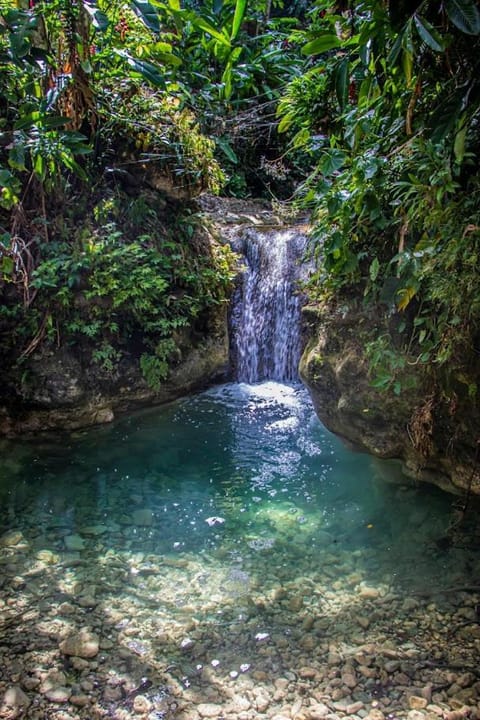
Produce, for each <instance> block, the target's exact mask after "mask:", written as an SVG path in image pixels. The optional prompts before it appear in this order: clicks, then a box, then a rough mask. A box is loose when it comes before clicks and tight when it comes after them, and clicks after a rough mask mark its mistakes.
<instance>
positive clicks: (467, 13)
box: [444, 0, 480, 35]
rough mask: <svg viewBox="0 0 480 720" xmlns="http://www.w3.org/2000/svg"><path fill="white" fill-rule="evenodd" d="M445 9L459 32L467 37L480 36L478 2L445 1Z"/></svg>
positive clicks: (465, 0)
mask: <svg viewBox="0 0 480 720" xmlns="http://www.w3.org/2000/svg"><path fill="white" fill-rule="evenodd" d="M444 7H445V10H446V11H447V15H448V17H449V18H450V20H451V21H452V23H453V24H454V25H455V26H456V27H457V28H458V29H459V30H461V31H462V32H464V33H467V35H479V34H480V11H479V9H478V4H477V2H476V0H445V2H444Z"/></svg>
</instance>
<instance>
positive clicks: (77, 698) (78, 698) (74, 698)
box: [70, 694, 90, 707]
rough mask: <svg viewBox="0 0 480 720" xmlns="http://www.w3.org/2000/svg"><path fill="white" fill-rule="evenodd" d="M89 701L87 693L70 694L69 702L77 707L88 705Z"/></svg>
mask: <svg viewBox="0 0 480 720" xmlns="http://www.w3.org/2000/svg"><path fill="white" fill-rule="evenodd" d="M89 702H90V699H89V697H88V695H82V694H79V695H70V703H71V704H72V705H76V706H77V707H85V705H88V703H89Z"/></svg>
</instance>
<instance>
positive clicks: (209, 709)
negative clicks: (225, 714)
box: [197, 703, 222, 718]
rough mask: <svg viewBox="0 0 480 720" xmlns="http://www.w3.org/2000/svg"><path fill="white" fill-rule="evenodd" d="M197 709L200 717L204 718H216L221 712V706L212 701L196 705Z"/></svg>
mask: <svg viewBox="0 0 480 720" xmlns="http://www.w3.org/2000/svg"><path fill="white" fill-rule="evenodd" d="M197 710H198V713H199V715H200V717H204V718H217V717H218V716H219V715H221V714H222V706H221V705H215V704H214V703H200V705H197Z"/></svg>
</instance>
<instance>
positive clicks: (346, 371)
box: [300, 305, 480, 494]
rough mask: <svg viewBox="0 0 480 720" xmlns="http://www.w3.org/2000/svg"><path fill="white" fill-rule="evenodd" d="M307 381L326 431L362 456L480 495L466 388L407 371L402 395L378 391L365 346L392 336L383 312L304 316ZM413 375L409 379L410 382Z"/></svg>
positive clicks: (475, 425) (479, 424)
mask: <svg viewBox="0 0 480 720" xmlns="http://www.w3.org/2000/svg"><path fill="white" fill-rule="evenodd" d="M304 316H305V332H306V338H307V341H306V347H305V351H304V353H303V356H302V359H301V362H300V375H301V378H302V380H303V382H304V383H305V385H306V386H307V388H308V389H309V392H310V394H311V397H312V400H313V404H314V406H315V410H316V412H317V414H318V416H319V417H320V419H321V421H322V422H323V423H324V425H325V426H326V427H327V428H328V429H329V430H331V431H332V432H334V433H336V434H337V435H339V436H341V437H342V438H344V439H345V440H346V441H347V442H349V443H351V444H353V445H354V446H355V447H357V448H358V449H360V450H364V451H366V452H369V453H371V454H373V455H375V456H377V457H380V458H400V459H401V460H403V463H404V471H405V473H406V474H407V475H409V476H410V477H412V478H414V479H416V480H421V481H427V482H431V483H434V484H436V485H439V486H440V487H442V488H444V489H446V490H448V491H451V492H456V493H460V492H464V491H467V492H471V493H476V494H480V463H479V454H480V453H479V441H480V438H479V431H480V415H479V409H478V403H475V402H474V401H473V400H472V399H471V398H469V397H468V394H467V393H466V391H465V388H464V387H461V386H459V387H458V388H449V389H448V391H447V389H446V388H445V387H439V386H438V383H437V384H433V385H432V378H431V375H429V374H428V373H426V372H425V368H423V367H422V366H419V365H418V364H417V365H415V364H412V365H407V370H406V371H404V373H403V374H404V377H403V378H402V379H403V380H406V379H408V380H409V381H410V383H407V382H403V383H402V388H405V387H407V386H408V385H409V384H412V385H413V387H411V388H410V389H402V391H401V392H400V394H399V395H395V394H394V392H393V391H392V390H390V389H388V390H377V389H375V388H374V387H372V384H371V377H370V372H369V362H368V360H367V357H366V352H365V343H366V342H367V341H368V340H371V339H372V338H373V337H374V336H378V334H379V332H382V331H384V330H385V329H386V327H385V325H384V323H385V322H386V320H382V313H381V312H378V313H376V312H375V311H370V313H368V312H367V311H365V310H358V309H353V308H351V307H348V306H346V307H343V308H342V309H338V308H336V309H334V308H332V307H328V306H327V305H324V306H318V307H317V306H307V307H306V308H305V309H304ZM407 376H408V377H407Z"/></svg>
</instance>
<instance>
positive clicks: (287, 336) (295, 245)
mask: <svg viewBox="0 0 480 720" xmlns="http://www.w3.org/2000/svg"><path fill="white" fill-rule="evenodd" d="M232 246H233V248H234V250H236V251H237V252H238V253H239V254H240V255H241V256H242V257H243V266H244V270H243V273H242V276H241V280H240V282H239V286H238V288H237V290H236V293H235V295H234V298H233V308H232V313H231V323H230V324H231V349H232V360H233V364H234V367H235V375H236V379H237V380H238V381H240V382H248V383H252V382H257V381H262V380H280V381H282V380H283V381H289V380H290V381H291V380H297V379H298V363H299V360H300V352H301V330H300V325H301V323H300V313H301V298H300V294H299V288H298V280H299V279H300V278H301V276H302V268H301V266H300V263H299V260H300V258H301V257H302V255H303V253H304V251H305V246H306V237H305V235H304V234H303V233H301V232H299V231H298V230H295V229H294V228H290V229H285V230H268V231H258V230H256V229H253V228H248V229H246V230H243V231H241V232H239V233H238V234H237V236H236V238H234V239H233V240H232Z"/></svg>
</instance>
